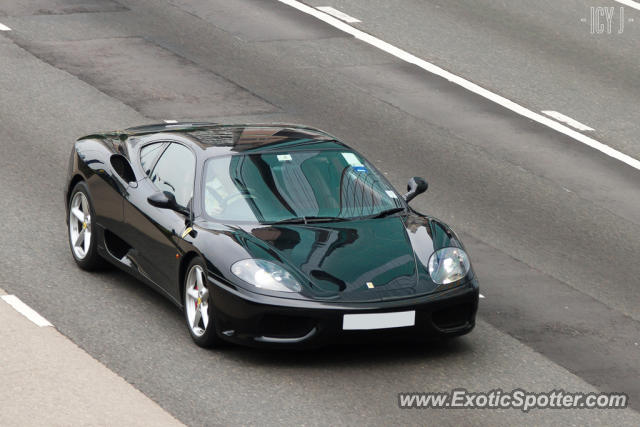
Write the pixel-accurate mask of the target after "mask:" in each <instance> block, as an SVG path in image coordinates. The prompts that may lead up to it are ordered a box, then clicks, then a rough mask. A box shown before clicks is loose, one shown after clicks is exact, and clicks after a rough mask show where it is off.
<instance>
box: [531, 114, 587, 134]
mask: <svg viewBox="0 0 640 427" xmlns="http://www.w3.org/2000/svg"><path fill="white" fill-rule="evenodd" d="M543 113H544V114H546V115H547V116H549V117H553V118H554V119H556V120H557V121H559V122H562V123H566V124H568V125H569V126H571V127H572V128H576V129H578V130H582V131H589V130H593V128H590V127H589V126H587V125H585V124H584V123H580V122H579V121H577V120H574V119H572V118H571V117H569V116H565V115H564V114H562V113H559V112H557V111H553V110H545V111H543Z"/></svg>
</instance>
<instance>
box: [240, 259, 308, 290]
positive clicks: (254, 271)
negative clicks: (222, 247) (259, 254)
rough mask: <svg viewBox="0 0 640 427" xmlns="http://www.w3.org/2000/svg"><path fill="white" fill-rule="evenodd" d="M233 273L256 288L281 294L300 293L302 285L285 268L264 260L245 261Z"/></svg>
mask: <svg viewBox="0 0 640 427" xmlns="http://www.w3.org/2000/svg"><path fill="white" fill-rule="evenodd" d="M231 272H232V273H233V274H235V275H236V276H238V277H239V278H240V279H242V280H244V281H245V282H247V283H250V284H252V285H253V286H255V287H256V288H260V289H268V290H270V291H280V292H300V291H301V290H302V286H300V283H298V281H297V280H296V279H295V278H294V277H293V276H292V275H291V274H290V273H289V272H288V271H287V270H285V269H284V268H282V267H280V266H278V265H276V264H274V263H272V262H269V261H265V260H263V259H244V260H241V261H237V262H236V263H234V264H233V265H232V266H231Z"/></svg>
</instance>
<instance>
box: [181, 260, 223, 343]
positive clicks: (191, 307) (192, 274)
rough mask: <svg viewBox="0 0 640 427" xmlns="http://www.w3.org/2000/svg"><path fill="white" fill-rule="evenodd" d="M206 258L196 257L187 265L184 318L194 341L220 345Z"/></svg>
mask: <svg viewBox="0 0 640 427" xmlns="http://www.w3.org/2000/svg"><path fill="white" fill-rule="evenodd" d="M206 271H207V270H206V267H205V264H204V260H203V259H202V258H201V257H195V258H194V259H193V260H191V262H190V263H189V266H188V267H187V273H186V274H185V277H184V283H183V284H182V285H183V286H182V292H183V300H184V318H185V321H186V324H187V329H189V333H190V334H191V338H192V339H193V341H194V342H195V343H196V344H197V345H199V346H200V347H204V348H211V347H216V346H219V345H220V343H221V340H220V337H218V335H217V332H216V327H215V322H214V312H213V310H214V309H213V304H211V302H212V297H213V295H212V294H211V292H210V290H211V289H210V287H208V286H207V279H206V278H207V274H206Z"/></svg>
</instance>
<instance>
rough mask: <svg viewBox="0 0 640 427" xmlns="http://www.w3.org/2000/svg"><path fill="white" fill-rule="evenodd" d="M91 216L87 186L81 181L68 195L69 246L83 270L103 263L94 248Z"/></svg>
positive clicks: (92, 214) (92, 215) (91, 268)
mask: <svg viewBox="0 0 640 427" xmlns="http://www.w3.org/2000/svg"><path fill="white" fill-rule="evenodd" d="M93 217H94V211H93V206H92V204H91V196H90V195H89V188H88V187H87V184H85V183H84V181H81V182H79V183H77V184H76V186H75V187H73V190H72V191H71V196H70V197H69V247H70V248H71V254H72V255H73V259H74V260H75V261H76V263H77V264H78V266H80V268H82V269H84V270H94V269H96V268H99V267H102V266H103V265H104V260H103V259H102V258H101V257H100V255H99V254H98V250H97V248H96V246H97V245H96V237H95V232H94V227H93V223H92V218H93Z"/></svg>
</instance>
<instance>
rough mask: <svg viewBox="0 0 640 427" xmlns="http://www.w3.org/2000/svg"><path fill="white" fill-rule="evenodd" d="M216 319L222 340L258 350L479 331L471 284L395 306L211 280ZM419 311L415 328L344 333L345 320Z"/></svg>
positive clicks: (474, 282)
mask: <svg viewBox="0 0 640 427" xmlns="http://www.w3.org/2000/svg"><path fill="white" fill-rule="evenodd" d="M209 283H210V288H209V289H211V290H212V291H213V292H212V294H213V307H214V310H215V312H214V313H213V318H214V321H215V327H216V331H217V333H218V335H219V336H220V337H221V338H223V339H224V340H227V341H231V342H235V343H238V344H242V345H248V346H255V347H278V348H283V347H320V346H324V345H327V344H329V343H331V342H354V341H356V342H359V341H372V342H373V341H380V340H407V339H408V340H416V341H421V340H428V339H433V338H438V337H452V336H457V335H464V334H466V333H468V332H470V331H471V330H472V329H473V327H474V326H475V317H476V312H477V309H478V297H479V288H478V282H477V280H476V279H475V278H474V279H472V280H470V281H468V282H467V283H465V284H463V285H460V286H457V287H455V288H452V289H448V290H445V291H442V292H438V293H435V294H431V295H426V296H421V297H414V298H406V299H401V300H394V301H380V302H372V303H348V304H341V303H336V302H318V301H301V300H293V299H286V298H277V297H270V296H265V295H261V294H256V293H253V292H249V291H246V290H244V289H233V288H230V287H228V286H226V285H224V284H221V283H219V282H217V281H215V280H212V278H209ZM407 310H415V312H416V315H415V325H414V326H408V327H398V328H389V329H372V330H343V329H342V321H343V316H344V315H345V314H363V313H385V312H397V311H407Z"/></svg>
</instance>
